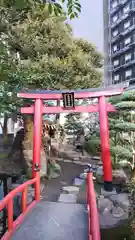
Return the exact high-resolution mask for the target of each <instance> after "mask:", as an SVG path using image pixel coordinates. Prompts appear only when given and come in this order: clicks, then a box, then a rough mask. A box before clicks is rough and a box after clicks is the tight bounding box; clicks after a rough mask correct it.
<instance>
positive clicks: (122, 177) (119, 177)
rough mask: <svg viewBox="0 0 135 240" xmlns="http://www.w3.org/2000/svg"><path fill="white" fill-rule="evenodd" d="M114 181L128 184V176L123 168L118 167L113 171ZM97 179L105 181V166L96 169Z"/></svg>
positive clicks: (101, 181)
mask: <svg viewBox="0 0 135 240" xmlns="http://www.w3.org/2000/svg"><path fill="white" fill-rule="evenodd" d="M112 175H113V183H114V184H122V185H126V184H127V183H128V177H127V175H126V174H125V172H124V170H123V169H116V170H113V171H112ZM96 180H97V182H98V183H103V182H104V179H103V166H100V167H98V168H97V171H96Z"/></svg>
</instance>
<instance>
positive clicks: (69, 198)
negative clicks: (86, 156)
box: [58, 177, 86, 203]
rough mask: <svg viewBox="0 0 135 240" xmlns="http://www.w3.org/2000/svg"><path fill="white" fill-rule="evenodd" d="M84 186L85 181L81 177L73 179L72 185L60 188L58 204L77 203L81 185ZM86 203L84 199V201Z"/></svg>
mask: <svg viewBox="0 0 135 240" xmlns="http://www.w3.org/2000/svg"><path fill="white" fill-rule="evenodd" d="M84 184H85V179H83V178H81V177H75V178H74V180H73V183H72V185H70V186H63V187H62V188H61V194H60V196H59V198H58V202H64V203H78V195H79V192H80V189H81V187H82V185H84ZM84 202H86V199H85V200H84Z"/></svg>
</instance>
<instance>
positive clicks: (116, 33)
mask: <svg viewBox="0 0 135 240" xmlns="http://www.w3.org/2000/svg"><path fill="white" fill-rule="evenodd" d="M118 33H119V31H118V29H116V30H114V31H113V33H112V35H113V37H116V36H117V35H118Z"/></svg>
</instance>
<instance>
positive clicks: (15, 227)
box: [1, 190, 37, 240]
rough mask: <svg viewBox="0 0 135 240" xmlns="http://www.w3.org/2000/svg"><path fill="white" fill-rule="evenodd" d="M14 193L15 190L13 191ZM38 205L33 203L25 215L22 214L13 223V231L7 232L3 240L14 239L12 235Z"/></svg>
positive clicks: (35, 202)
mask: <svg viewBox="0 0 135 240" xmlns="http://www.w3.org/2000/svg"><path fill="white" fill-rule="evenodd" d="M13 191H14V190H13ZM36 204H37V201H33V202H32V203H30V204H29V206H28V207H27V209H26V211H25V213H22V214H21V215H20V216H19V217H18V218H17V219H16V220H15V221H14V222H13V229H12V231H7V232H6V233H5V234H4V235H3V236H2V238H1V240H9V239H11V237H12V234H13V233H14V232H15V230H16V229H17V228H18V227H19V226H20V224H21V223H22V222H23V220H24V218H25V217H26V216H27V215H28V214H29V213H30V211H31V210H32V209H33V208H34V207H35V205H36Z"/></svg>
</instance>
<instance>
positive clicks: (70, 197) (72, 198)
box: [58, 193, 77, 203]
mask: <svg viewBox="0 0 135 240" xmlns="http://www.w3.org/2000/svg"><path fill="white" fill-rule="evenodd" d="M76 201H77V196H76V194H70V193H69V194H66V193H61V194H60V196H59V198H58V202H63V203H76Z"/></svg>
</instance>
